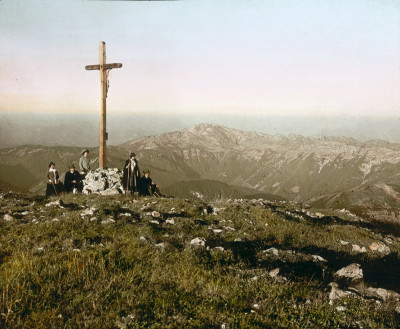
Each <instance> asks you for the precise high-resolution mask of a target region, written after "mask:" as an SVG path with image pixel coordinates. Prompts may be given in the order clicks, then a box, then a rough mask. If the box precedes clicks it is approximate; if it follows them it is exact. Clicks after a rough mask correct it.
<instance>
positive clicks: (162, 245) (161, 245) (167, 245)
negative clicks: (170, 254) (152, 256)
mask: <svg viewBox="0 0 400 329" xmlns="http://www.w3.org/2000/svg"><path fill="white" fill-rule="evenodd" d="M156 246H157V247H159V248H161V249H166V248H168V247H169V246H170V244H169V243H168V242H161V243H158V244H156Z"/></svg>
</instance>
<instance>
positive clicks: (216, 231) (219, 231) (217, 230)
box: [213, 229, 224, 234]
mask: <svg viewBox="0 0 400 329" xmlns="http://www.w3.org/2000/svg"><path fill="white" fill-rule="evenodd" d="M223 231H224V230H221V229H215V230H213V232H214V233H216V234H219V233H222V232H223Z"/></svg>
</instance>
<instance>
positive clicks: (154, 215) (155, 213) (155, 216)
mask: <svg viewBox="0 0 400 329" xmlns="http://www.w3.org/2000/svg"><path fill="white" fill-rule="evenodd" d="M151 216H153V217H154V218H160V217H161V214H160V213H159V212H158V211H153V212H152V213H151Z"/></svg>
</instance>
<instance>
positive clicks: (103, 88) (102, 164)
mask: <svg viewBox="0 0 400 329" xmlns="http://www.w3.org/2000/svg"><path fill="white" fill-rule="evenodd" d="M99 62H100V64H98V65H87V66H85V69H86V70H99V71H100V93H101V102H100V107H101V118H100V138H99V168H100V169H104V168H106V161H107V159H106V140H107V139H108V138H107V137H108V136H107V130H106V98H107V90H108V85H107V74H108V72H109V70H111V69H118V68H120V67H122V64H121V63H110V64H106V43H105V42H104V41H102V42H100V49H99Z"/></svg>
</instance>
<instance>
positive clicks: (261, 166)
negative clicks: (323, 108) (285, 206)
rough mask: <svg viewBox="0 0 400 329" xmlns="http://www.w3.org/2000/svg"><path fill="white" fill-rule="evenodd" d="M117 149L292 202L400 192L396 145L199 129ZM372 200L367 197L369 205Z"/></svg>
mask: <svg viewBox="0 0 400 329" xmlns="http://www.w3.org/2000/svg"><path fill="white" fill-rule="evenodd" d="M120 146H121V147H122V148H124V149H126V150H132V151H136V153H139V157H141V158H143V159H160V161H161V162H162V163H164V164H165V163H174V164H175V166H178V167H179V168H183V167H185V168H191V169H192V170H194V171H195V173H196V176H197V178H201V179H211V180H218V181H222V182H224V183H226V184H229V185H237V186H243V187H248V188H253V189H257V190H259V191H262V192H265V193H270V194H274V195H280V196H282V197H284V198H286V199H288V200H294V201H304V202H307V201H312V200H314V199H315V198H318V197H321V196H324V195H334V194H337V193H341V192H342V191H346V190H354V191H355V192H354V195H355V199H356V198H357V195H359V196H360V198H361V199H364V197H363V195H364V196H365V197H367V196H368V193H366V190H365V189H364V188H362V187H363V186H368V185H376V184H392V185H394V186H400V152H399V151H400V145H398V144H391V143H387V142H382V141H370V142H368V143H361V142H358V141H356V140H354V139H352V138H345V137H321V138H310V137H307V138H306V137H302V136H297V135H291V136H287V137H285V136H278V135H276V136H272V135H265V134H260V133H255V132H243V131H239V130H235V129H230V128H225V127H221V126H217V125H210V124H200V125H197V126H193V127H190V128H187V129H184V130H182V131H177V132H172V133H167V134H162V135H159V136H151V137H146V138H139V139H135V140H133V141H130V142H127V143H124V144H121V145H120ZM161 167H162V166H161ZM175 170H176V171H177V172H179V176H180V177H181V176H183V178H184V179H191V177H188V176H189V175H188V174H186V173H184V172H183V171H182V169H181V170H179V169H175ZM373 197H374V196H373V195H372V194H370V198H367V200H371V198H373ZM321 200H322V199H321ZM321 203H322V201H321ZM326 205H328V203H326ZM329 205H330V206H333V204H329ZM395 210H396V213H397V211H398V210H399V209H397V207H396V209H395Z"/></svg>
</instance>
